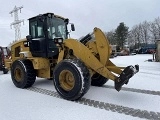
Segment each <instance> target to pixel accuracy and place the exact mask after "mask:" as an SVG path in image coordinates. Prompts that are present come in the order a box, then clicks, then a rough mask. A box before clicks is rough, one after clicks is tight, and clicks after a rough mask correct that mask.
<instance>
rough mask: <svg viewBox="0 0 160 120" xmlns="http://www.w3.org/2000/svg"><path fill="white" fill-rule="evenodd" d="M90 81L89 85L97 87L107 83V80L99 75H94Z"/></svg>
mask: <svg viewBox="0 0 160 120" xmlns="http://www.w3.org/2000/svg"><path fill="white" fill-rule="evenodd" d="M91 79H92V81H91V85H92V86H99V87H101V86H103V85H104V84H105V83H106V82H107V81H108V79H107V78H105V77H103V76H102V75H100V74H99V73H95V74H94V75H93V76H92V78H91Z"/></svg>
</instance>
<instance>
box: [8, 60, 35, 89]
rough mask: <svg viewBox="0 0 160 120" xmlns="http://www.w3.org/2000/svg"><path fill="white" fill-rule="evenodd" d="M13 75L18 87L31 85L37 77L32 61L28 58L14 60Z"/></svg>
mask: <svg viewBox="0 0 160 120" xmlns="http://www.w3.org/2000/svg"><path fill="white" fill-rule="evenodd" d="M11 77H12V81H13V83H14V85H15V86H16V87H18V88H28V87H31V86H32V85H33V84H34V82H35V79H36V73H35V70H34V68H33V65H32V62H31V61H30V60H27V59H23V60H16V61H14V62H13V64H12V67H11Z"/></svg>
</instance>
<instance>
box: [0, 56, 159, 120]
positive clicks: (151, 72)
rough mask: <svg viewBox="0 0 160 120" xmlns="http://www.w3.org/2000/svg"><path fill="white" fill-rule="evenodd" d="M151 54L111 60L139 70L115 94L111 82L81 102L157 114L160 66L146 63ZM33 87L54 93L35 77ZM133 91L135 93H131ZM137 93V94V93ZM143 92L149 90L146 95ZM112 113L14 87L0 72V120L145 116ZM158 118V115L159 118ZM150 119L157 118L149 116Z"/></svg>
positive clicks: (48, 84)
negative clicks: (89, 101)
mask: <svg viewBox="0 0 160 120" xmlns="http://www.w3.org/2000/svg"><path fill="white" fill-rule="evenodd" d="M148 59H152V55H134V56H118V57H116V58H113V59H111V60H112V61H113V62H114V63H115V64H116V65H118V66H127V65H135V64H139V65H140V71H139V73H137V74H136V75H135V76H134V77H133V78H131V79H130V82H129V83H128V85H124V89H122V90H121V91H120V92H117V91H116V90H115V89H113V88H112V86H114V83H113V81H108V82H107V83H106V84H105V85H104V87H93V86H91V88H90V90H89V91H88V93H87V94H86V95H84V98H85V99H90V100H93V101H99V102H103V103H106V104H107V103H109V104H114V105H116V106H122V107H126V108H127V109H128V108H131V109H132V110H139V111H148V112H151V111H152V112H154V114H155V113H156V114H159V113H160V94H156V93H160V63H157V62H148V61H147V60H148ZM33 88H41V89H43V90H48V91H54V92H56V90H55V89H54V86H53V83H52V81H49V80H45V79H40V78H37V80H36V82H35V84H34V85H33ZM134 90H135V91H134ZM138 91H140V92H138ZM146 91H149V92H148V93H146ZM133 116H134V115H130V114H128V115H127V114H125V113H124V112H121V113H120V112H116V111H115V112H113V111H111V110H107V109H103V108H102V109H101V108H99V107H94V106H90V105H86V104H81V103H80V102H72V101H67V100H64V99H61V98H59V97H55V96H52V95H47V94H44V93H37V92H35V91H32V90H29V89H18V88H16V87H15V86H14V85H13V83H12V80H11V77H10V74H6V75H4V74H3V73H2V72H0V120H105V119H107V120H138V119H145V117H143V116H142V117H141V118H140V117H138V116H136V115H135V117H133ZM159 116H160V115H159ZM150 119H159V120H160V118H154V117H151V118H150Z"/></svg>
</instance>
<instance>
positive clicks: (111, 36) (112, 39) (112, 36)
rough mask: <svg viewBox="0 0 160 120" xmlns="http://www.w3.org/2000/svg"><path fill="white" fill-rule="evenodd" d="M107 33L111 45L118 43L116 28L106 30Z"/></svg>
mask: <svg viewBox="0 0 160 120" xmlns="http://www.w3.org/2000/svg"><path fill="white" fill-rule="evenodd" d="M105 35H106V36H107V38H108V40H109V43H110V44H111V45H117V41H116V38H115V30H111V31H109V32H105Z"/></svg>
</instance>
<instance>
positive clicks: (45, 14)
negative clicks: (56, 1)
mask: <svg viewBox="0 0 160 120" xmlns="http://www.w3.org/2000/svg"><path fill="white" fill-rule="evenodd" d="M49 15H54V17H57V18H61V19H64V20H65V19H67V18H64V17H62V16H59V15H55V14H54V13H49V12H48V13H44V14H39V15H37V16H34V17H31V18H29V19H28V20H31V19H34V18H36V17H39V16H49Z"/></svg>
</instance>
